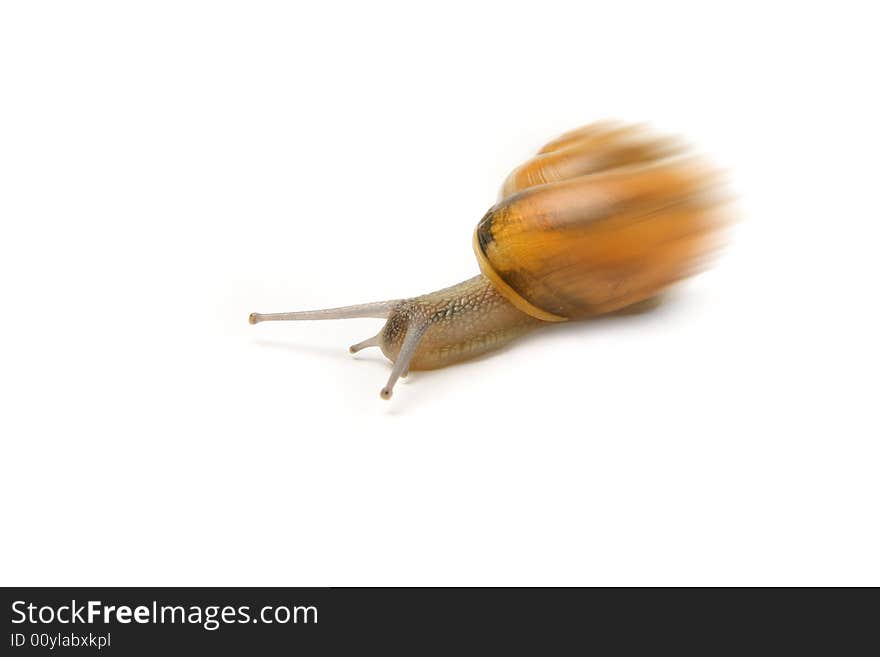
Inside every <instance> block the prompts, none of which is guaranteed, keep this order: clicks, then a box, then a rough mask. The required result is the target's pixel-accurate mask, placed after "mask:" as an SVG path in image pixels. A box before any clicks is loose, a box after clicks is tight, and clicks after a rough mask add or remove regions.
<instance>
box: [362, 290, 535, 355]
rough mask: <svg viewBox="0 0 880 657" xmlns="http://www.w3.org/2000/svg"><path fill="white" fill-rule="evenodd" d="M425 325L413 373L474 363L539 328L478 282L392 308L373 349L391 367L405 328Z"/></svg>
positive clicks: (408, 300) (410, 300)
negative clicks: (377, 349)
mask: <svg viewBox="0 0 880 657" xmlns="http://www.w3.org/2000/svg"><path fill="white" fill-rule="evenodd" d="M415 324H417V325H423V324H427V329H426V330H425V333H424V335H423V337H422V339H421V341H420V342H419V349H418V351H417V352H416V354H415V356H414V357H413V360H412V362H411V364H410V369H413V370H432V369H436V368H438V367H443V366H445V365H450V364H452V363H457V362H460V361H463V360H467V359H469V358H474V357H475V356H479V355H480V354H484V353H486V352H488V351H492V350H493V349H497V348H499V347H501V346H502V345H504V344H506V343H507V342H510V341H511V340H513V339H514V338H516V337H517V336H519V335H522V334H523V333H525V332H527V331H529V330H531V329H533V328H537V327H539V326H540V325H541V324H543V322H541V321H540V320H538V319H535V318H534V317H531V316H529V315H526V314H525V313H523V312H521V311H519V310H517V309H516V308H515V307H514V306H513V305H512V304H511V303H510V302H509V301H508V300H507V299H505V298H504V297H503V296H501V295H500V294H499V293H498V291H497V290H496V289H495V288H494V287H493V286H492V284H491V283H490V282H489V281H488V280H487V279H486V278H485V277H484V276H475V277H474V278H470V279H468V280H466V281H464V282H463V283H459V284H458V285H453V286H452V287H448V288H445V289H443V290H438V291H437V292H432V293H431V294H425V295H423V296H420V297H415V298H413V299H406V300H403V301H400V302H398V303H397V304H396V305H395V307H394V308H393V309H392V311H391V315H390V316H389V317H388V321H387V322H386V323H385V327H384V328H383V329H382V331H381V333H380V334H379V335H380V343H379V346H380V348H381V349H382V353H384V354H385V355H386V356H387V357H388V358H389V359H390V360H392V361H395V360H396V359H397V354H398V352H399V351H400V346H401V344H402V343H403V338H404V336H405V335H406V332H407V329H408V328H409V327H410V326H411V325H415Z"/></svg>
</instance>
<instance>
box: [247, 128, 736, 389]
mask: <svg viewBox="0 0 880 657" xmlns="http://www.w3.org/2000/svg"><path fill="white" fill-rule="evenodd" d="M715 181H716V178H715V176H714V175H713V173H712V172H711V170H710V169H709V168H707V167H706V165H705V164H704V163H702V162H700V161H698V160H696V159H695V158H693V157H691V156H688V155H687V154H686V153H685V151H684V148H683V147H682V146H681V145H680V144H679V143H678V142H675V141H673V140H671V139H667V138H658V137H654V136H651V135H648V134H647V133H646V131H645V130H643V129H640V128H637V127H631V126H621V125H616V124H609V123H597V124H591V125H588V126H584V127H582V128H579V129H578V130H575V131H572V132H570V133H566V134H565V135H562V136H561V137H559V138H557V139H555V140H554V141H552V142H550V143H548V144H547V145H546V146H544V147H543V148H542V149H541V150H540V151H539V152H538V154H537V155H536V156H535V157H534V158H532V159H531V160H529V161H528V162H526V163H524V164H523V165H521V166H520V167H517V169H515V170H514V171H513V172H512V173H511V174H510V175H509V176H508V178H507V179H506V180H505V182H504V184H503V186H502V190H501V194H500V199H499V201H498V203H496V204H495V205H494V206H493V207H492V208H491V209H490V210H489V211H488V212H487V213H486V215H485V216H484V217H483V218H482V219H481V220H480V222H479V223H478V224H477V227H476V229H475V231H474V236H473V248H474V251H475V253H476V256H477V261H478V263H479V266H480V270H481V274H480V275H478V276H476V277H474V278H471V279H469V280H467V281H464V282H462V283H459V284H458V285H454V286H452V287H449V288H445V289H443V290H438V291H436V292H432V293H430V294H426V295H423V296H419V297H414V298H411V299H400V300H394V301H384V302H378V303H372V304H364V305H360V306H348V307H344V308H335V309H329V310H318V311H305V312H294V313H279V314H258V313H253V314H252V315H251V316H250V322H251V323H252V324H255V323H258V322H261V321H267V320H305V319H339V318H348V317H377V318H384V319H386V322H385V325H384V327H383V328H382V330H381V331H380V332H379V333H378V334H377V335H375V336H373V337H372V338H369V339H368V340H364V341H363V342H360V343H358V344H356V345H353V346H352V347H351V351H352V352H353V353H354V352H357V351H359V350H361V349H363V348H366V347H371V346H377V347H379V348H380V349H381V350H382V352H383V353H384V354H385V356H387V357H388V358H389V359H390V360H391V361H392V362H393V363H394V365H393V367H392V370H391V375H390V377H389V380H388V383H387V384H386V386H385V387H384V388H383V389H382V391H381V396H382V397H383V398H385V399H387V398H389V397H390V396H391V393H392V390H393V387H394V384H395V382H396V381H397V378H398V377H399V376H401V375H406V373H407V372H408V371H409V370H410V369H413V370H424V369H436V368H439V367H444V366H446V365H450V364H452V363H456V362H460V361H463V360H467V359H469V358H473V357H475V356H478V355H481V354H484V353H486V352H489V351H491V350H493V349H497V348H498V347H501V346H502V345H504V344H506V343H508V342H509V341H510V340H512V339H514V338H516V337H518V336H519V335H522V334H523V333H526V332H528V331H530V330H533V329H535V328H538V327H540V326H543V325H546V324H547V323H550V322H561V321H567V320H578V319H585V318H589V317H595V316H598V315H604V314H607V313H613V312H616V311H620V310H625V309H627V308H632V307H634V306H636V305H638V304H645V303H646V302H650V301H651V300H652V299H655V298H656V297H657V295H659V294H660V293H661V292H662V291H663V290H665V289H666V288H668V287H669V286H670V285H672V284H674V283H675V282H677V281H679V280H681V279H683V278H685V277H687V276H689V275H691V274H693V273H695V272H697V271H699V270H700V269H701V268H702V266H703V265H704V264H705V262H706V259H707V257H708V256H709V255H710V254H711V253H712V251H713V250H714V248H715V246H716V245H717V243H718V234H719V228H720V226H721V224H722V222H721V220H720V218H719V216H720V215H719V212H718V202H717V196H716V195H715V194H714V193H713V190H714V188H715Z"/></svg>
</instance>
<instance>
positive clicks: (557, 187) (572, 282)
mask: <svg viewBox="0 0 880 657" xmlns="http://www.w3.org/2000/svg"><path fill="white" fill-rule="evenodd" d="M716 183H717V176H716V174H715V173H714V171H713V170H712V169H710V168H709V167H708V166H706V164H704V163H703V162H701V161H700V160H698V159H696V158H694V157H691V156H687V155H685V151H684V148H683V146H682V145H681V144H679V143H678V142H675V141H673V140H670V139H666V138H657V137H654V136H651V135H649V134H647V132H646V131H645V130H644V129H641V128H635V127H620V126H616V125H613V124H593V125H590V126H586V127H585V128H581V129H579V130H576V131H573V132H571V133H567V134H566V135H563V136H562V137H560V138H558V139H556V140H554V141H553V142H550V143H549V144H547V145H546V146H545V147H544V148H542V149H541V151H540V152H539V153H538V154H537V155H536V156H535V157H534V158H532V159H531V160H529V161H528V162H526V163H525V164H523V165H521V166H520V167H518V168H516V169H515V170H514V171H513V172H512V173H511V174H510V176H508V178H507V180H506V181H505V183H504V185H503V187H502V192H501V196H502V198H501V200H500V201H499V202H498V203H497V204H496V205H495V206H494V207H492V208H491V209H490V210H489V212H488V213H486V215H485V216H484V217H483V219H482V220H481V221H480V222H479V223H478V224H477V227H476V230H475V232H474V250H475V252H476V254H477V259H478V261H479V264H480V269H481V270H482V272H483V274H484V275H485V276H486V277H487V278H488V279H489V280H490V281H492V283H493V284H494V285H495V287H496V288H497V289H498V291H499V292H500V293H501V294H503V295H504V296H505V297H506V298H507V299H508V300H509V301H510V302H511V303H512V304H513V305H515V306H516V307H517V308H518V309H519V310H521V311H523V312H525V313H527V314H529V315H531V316H533V317H536V318H538V319H542V320H545V321H562V320H566V319H578V318H583V317H590V316H594V315H600V314H604V313H608V312H613V311H615V310H618V309H621V308H624V307H626V306H630V305H632V304H634V303H638V302H640V301H643V300H645V299H648V298H650V297H653V296H654V295H656V294H658V293H659V292H660V291H662V290H663V289H664V288H666V287H668V286H669V285H671V284H673V283H675V282H676V281H678V280H680V279H682V278H685V277H686V276H689V275H690V274H692V273H694V272H695V271H696V270H697V269H699V268H700V267H701V265H702V264H703V263H704V262H705V260H706V258H707V256H708V255H709V254H711V253H712V252H713V251H714V250H715V248H716V246H717V243H718V230H717V228H718V226H719V219H720V217H719V213H718V207H719V204H718V198H717V195H716V194H715V193H714V190H715V189H716Z"/></svg>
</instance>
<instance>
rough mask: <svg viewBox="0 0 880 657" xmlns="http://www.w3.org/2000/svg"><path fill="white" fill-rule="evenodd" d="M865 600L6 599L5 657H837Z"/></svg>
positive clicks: (458, 594)
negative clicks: (799, 656) (700, 656)
mask: <svg viewBox="0 0 880 657" xmlns="http://www.w3.org/2000/svg"><path fill="white" fill-rule="evenodd" d="M877 601H878V596H877V592H876V590H871V589H857V590H840V589H824V590H822V589H722V590H718V589H445V588H444V589H309V588H198V589H186V588H167V589H166V588H51V589H48V588H24V589H14V588H13V589H3V606H4V612H3V616H4V619H5V621H4V622H5V629H6V633H5V636H4V637H3V643H4V645H5V649H4V650H3V654H9V655H18V654H21V655H27V654H60V655H66V654H86V653H89V654H115V655H156V654H159V653H161V654H193V653H194V652H195V654H208V653H214V654H218V653H219V654H254V651H257V654H259V651H269V650H271V651H273V652H272V653H271V654H277V653H278V652H279V651H285V652H291V651H295V652H302V654H341V653H342V652H346V654H351V651H352V650H354V651H357V652H358V653H362V652H364V651H367V650H369V651H370V652H371V653H372V652H375V651H380V653H381V654H387V653H388V652H390V651H393V652H403V653H406V654H419V653H421V652H423V651H424V650H428V649H437V648H444V649H446V650H448V651H455V653H456V654H459V653H464V654H470V653H472V652H476V651H479V652H491V653H495V652H497V651H498V650H499V649H500V648H503V647H515V648H517V649H518V650H526V651H527V652H533V653H535V654H557V653H560V654H561V653H569V652H571V651H572V650H573V649H579V650H590V649H591V648H595V647H598V646H600V645H601V646H604V647H606V648H610V649H612V650H613V651H614V652H630V651H634V650H636V649H644V648H645V647H646V646H647V647H652V648H655V649H656V648H660V647H666V648H675V649H679V650H681V649H686V648H690V649H697V650H702V651H712V652H714V651H715V649H717V648H720V647H727V648H730V647H737V648H739V649H743V650H746V649H747V650H749V651H750V652H752V651H754V650H758V651H759V652H764V651H766V650H771V649H772V650H786V651H788V650H789V649H790V648H791V647H792V646H793V645H795V644H803V643H807V644H809V645H810V647H812V648H821V647H824V648H826V649H827V650H829V651H831V650H833V651H834V652H835V653H839V652H841V651H842V650H844V649H845V648H846V646H847V645H849V646H851V647H853V648H854V647H855V646H859V645H861V644H862V639H863V638H866V637H868V635H867V633H868V631H869V628H871V627H872V626H873V624H874V623H875V622H876V617H877V612H878V602H877ZM867 640H868V641H869V642H870V643H873V644H874V645H875V646H876V637H871V638H868V639H867ZM548 651H552V652H548ZM847 652H849V651H847Z"/></svg>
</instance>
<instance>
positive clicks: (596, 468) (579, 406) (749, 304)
mask: <svg viewBox="0 0 880 657" xmlns="http://www.w3.org/2000/svg"><path fill="white" fill-rule="evenodd" d="M815 4H819V3H815ZM825 4H826V8H825V9H817V8H815V5H814V4H813V3H791V4H787V3H769V2H762V3H757V4H756V5H753V6H752V5H749V4H747V3H732V4H728V5H721V4H716V3H696V2H695V3H686V4H681V3H668V2H663V3H654V2H645V3H626V2H613V3H611V2H601V3H588V2H574V3H557V2H547V1H544V2H539V3H535V2H528V3H513V2H493V3H480V2H467V3H462V4H457V3H443V4H442V5H436V6H435V7H434V8H427V7H424V6H421V5H420V3H399V4H388V3H376V2H368V3H349V4H338V3H292V2H278V3H269V2H149V3H146V2H144V3H131V2H128V3H120V2H103V3H99V2H79V3H68V2H58V3H43V2H41V3H37V2H21V3H15V2H9V3H3V5H2V9H0V94H2V102H0V220H2V242H0V268H2V272H0V273H2V280H3V288H2V289H3V295H2V299H3V303H2V310H0V312H2V341H0V357H2V374H0V377H2V379H0V385H2V457H0V495H2V501H0V504H2V527H3V529H2V535H3V538H2V541H0V581H2V583H3V584H30V585H37V584H43V585H50V584H92V585H108V584H109V585H123V584H124V585H132V584H141V585H160V584H174V585H196V584H204V585H221V584H249V585H343V584H352V585H370V584H378V585H392V584H402V585H415V584H425V585H427V584H434V585H446V584H471V585H490V584H503V585H513V584H523V585H532V584H553V585H574V584H581V585H609V584H618V585H633V584H648V585H654V584H682V585H683V584H696V585H703V584H733V585H740V584H767V585H777V584H874V585H878V584H880V559H878V554H880V528H878V515H880V514H878V495H880V476H878V466H880V463H878V460H880V445H878V438H880V431H878V421H877V387H878V386H877V371H878V366H880V362H878V349H877V340H878V328H880V327H878V310H877V307H878V302H877V297H878V293H877V284H878V280H880V276H878V267H877V264H876V253H877V249H878V244H880V228H878V226H880V223H878V220H880V212H878V204H877V189H878V182H880V168H878V160H877V152H878V146H880V140H878V130H877V117H878V115H880V104H878V99H877V94H878V91H877V89H878V82H877V62H878V61H880V52H878V46H877V36H876V26H877V21H876V17H872V16H870V15H869V14H870V10H869V7H870V3H860V4H856V3H846V2H835V3H825ZM604 117H619V118H623V119H626V120H633V121H648V122H650V123H651V124H652V125H654V126H655V127H656V128H658V129H660V130H664V131H671V132H673V133H679V134H683V135H685V136H687V137H689V138H691V139H692V140H693V141H694V142H695V143H696V144H697V146H698V147H699V148H700V149H701V150H702V151H704V152H707V153H710V154H712V155H713V156H714V157H715V159H716V161H717V162H719V163H721V164H722V165H723V166H724V167H726V168H728V169H729V170H730V171H731V174H732V181H733V186H734V188H735V190H736V191H737V196H738V198H739V206H740V211H741V216H742V217H743V222H742V223H741V224H740V225H739V226H738V228H737V230H736V232H735V236H734V242H733V244H732V246H731V248H729V249H728V251H727V252H726V254H725V256H724V258H723V259H722V260H721V261H720V262H719V264H718V266H717V267H716V268H715V269H714V270H713V271H711V272H709V273H707V274H705V275H703V276H701V277H699V278H697V279H694V280H693V281H691V282H690V283H688V284H687V285H685V286H684V287H683V288H681V289H680V291H679V293H678V294H677V295H676V296H675V298H674V299H673V300H672V301H671V302H670V303H669V304H668V305H666V306H665V307H663V308H661V309H660V310H658V311H657V312H654V313H651V314H649V315H646V316H641V317H630V318H618V319H608V320H603V321H597V322H594V323H581V324H570V325H566V326H562V327H556V328H553V329H548V330H546V331H544V332H542V333H537V334H535V335H534V336H533V337H529V338H526V339H523V340H521V341H519V342H518V343H516V344H514V345H512V346H511V347H510V348H508V349H506V350H505V351H503V352H502V353H499V354H497V355H495V356H492V357H488V358H484V359H482V360H479V361H477V362H473V363H469V364H465V365H460V366H456V367H451V368H449V369H447V370H442V371H437V372H430V373H418V372H416V373H413V375H412V376H411V377H410V378H409V379H407V380H406V381H405V382H403V383H401V384H399V385H398V388H397V390H396V392H395V396H394V398H393V399H392V400H391V401H390V402H384V401H382V400H381V399H380V398H379V394H378V393H379V389H380V388H381V386H382V384H383V383H384V381H385V378H386V377H387V374H388V369H389V365H388V363H387V362H386V361H385V360H384V359H383V358H382V357H381V355H380V354H379V353H378V351H373V352H370V351H367V352H362V353H361V354H359V355H358V356H356V357H352V356H350V355H349V354H348V352H347V346H348V345H349V344H351V343H353V342H356V341H358V340H361V339H363V338H365V337H367V336H369V335H372V334H373V333H374V332H375V331H376V330H377V329H378V328H379V326H380V325H381V321H380V320H369V319H360V320H351V321H345V322H335V323H331V322H320V323H319V322H310V323H297V324H293V323H279V324H275V325H271V324H261V325H259V326H249V325H248V324H247V316H248V313H249V312H251V311H255V310H256V311H262V312H272V311H285V310H297V309H308V308H312V307H326V306H335V305H343V304H350V303H358V302H364V301H374V300H381V299H387V298H397V297H404V296H411V295H417V294H420V293H423V292H427V291H430V290H432V289H436V288H439V287H443V286H446V285H449V284H452V283H455V282H458V281H460V280H463V279H465V278H468V277H470V276H472V275H473V274H474V273H476V271H477V269H476V263H475V260H474V256H473V253H472V251H471V246H470V237H471V231H472V229H473V226H474V225H475V223H476V221H477V220H478V219H479V218H480V217H481V216H482V214H483V213H484V212H485V210H486V209H487V208H488V207H489V206H490V205H491V204H492V203H493V202H494V199H495V195H496V193H497V190H498V188H499V186H500V184H501V181H502V180H503V178H504V176H505V175H506V174H507V172H508V171H509V170H510V169H511V168H513V167H514V166H515V165H517V164H518V163H520V162H522V161H523V160H524V159H526V158H527V157H529V155H530V154H531V153H532V152H533V151H534V150H535V149H537V148H538V147H539V146H540V145H541V144H543V143H544V142H545V141H547V140H549V139H550V138H552V137H554V136H556V135H557V134H558V133H560V132H563V131H565V130H568V129H571V128H573V127H576V126H578V125H580V124H583V123H586V122H589V121H592V120H596V119H599V118H604Z"/></svg>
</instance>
